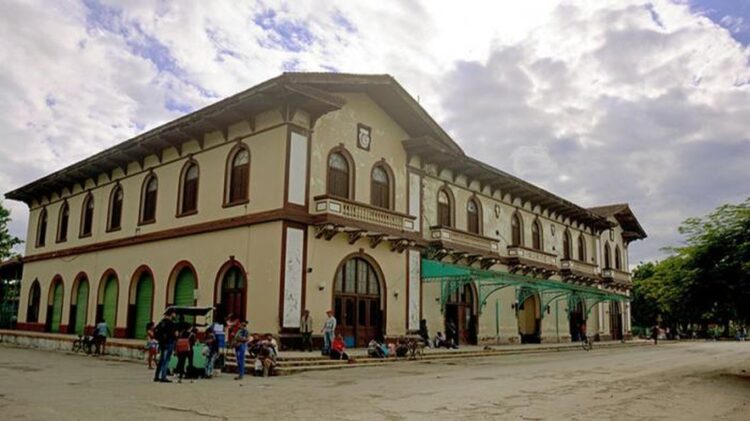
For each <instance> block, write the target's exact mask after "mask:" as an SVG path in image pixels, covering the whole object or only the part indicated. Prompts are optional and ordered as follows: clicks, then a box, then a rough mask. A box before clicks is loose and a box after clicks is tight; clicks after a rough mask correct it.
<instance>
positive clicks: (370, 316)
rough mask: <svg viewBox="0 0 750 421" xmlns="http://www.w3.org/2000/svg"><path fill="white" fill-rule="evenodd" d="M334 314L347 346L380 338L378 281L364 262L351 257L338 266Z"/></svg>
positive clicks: (380, 314) (339, 331)
mask: <svg viewBox="0 0 750 421" xmlns="http://www.w3.org/2000/svg"><path fill="white" fill-rule="evenodd" d="M334 285H335V288H334V297H333V302H334V314H335V315H336V320H337V321H338V326H339V327H338V332H337V333H340V334H341V335H342V336H343V337H344V341H345V342H346V344H347V346H350V347H365V346H367V344H368V342H370V340H371V339H373V338H380V337H381V336H382V335H383V308H382V304H381V303H382V300H381V292H380V279H378V276H377V274H376V272H375V269H374V268H373V267H372V265H370V263H369V262H367V261H366V260H364V259H362V258H359V257H355V258H352V259H349V260H348V261H347V262H346V263H345V264H343V265H341V267H340V268H339V271H338V272H337V273H336V279H335V281H334Z"/></svg>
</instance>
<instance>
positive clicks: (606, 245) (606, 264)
mask: <svg viewBox="0 0 750 421" xmlns="http://www.w3.org/2000/svg"><path fill="white" fill-rule="evenodd" d="M610 254H611V252H610V249H609V243H608V242H606V243H604V268H605V269H609V268H611V267H612V262H611V260H610V259H611V257H610Z"/></svg>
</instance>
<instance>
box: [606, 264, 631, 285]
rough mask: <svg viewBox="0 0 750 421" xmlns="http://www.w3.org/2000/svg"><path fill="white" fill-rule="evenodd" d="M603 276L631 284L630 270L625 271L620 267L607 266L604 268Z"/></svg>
mask: <svg viewBox="0 0 750 421" xmlns="http://www.w3.org/2000/svg"><path fill="white" fill-rule="evenodd" d="M602 278H604V279H608V280H613V281H616V282H618V283H623V284H629V283H630V272H625V271H622V270H619V269H612V268H605V269H602Z"/></svg>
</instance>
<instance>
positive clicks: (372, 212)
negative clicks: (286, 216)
mask: <svg viewBox="0 0 750 421" xmlns="http://www.w3.org/2000/svg"><path fill="white" fill-rule="evenodd" d="M314 200H315V208H314V213H315V214H318V215H323V214H328V215H331V216H336V217H340V218H346V219H349V220H351V221H353V222H355V223H356V222H362V223H365V224H368V225H370V226H377V227H384V228H390V229H392V230H397V231H414V230H415V229H414V228H415V226H416V224H415V221H416V219H417V218H416V217H415V216H411V215H406V214H403V213H399V212H394V211H391V210H388V209H381V208H377V207H374V206H370V205H367V204H365V203H359V202H353V201H351V200H346V199H341V198H338V197H333V196H317V197H315V198H314Z"/></svg>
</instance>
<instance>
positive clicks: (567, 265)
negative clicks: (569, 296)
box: [560, 259, 599, 277]
mask: <svg viewBox="0 0 750 421" xmlns="http://www.w3.org/2000/svg"><path fill="white" fill-rule="evenodd" d="M560 270H561V271H562V272H563V273H564V274H575V275H583V276H591V277H596V276H598V275H599V267H598V266H597V265H595V264H593V263H586V262H582V261H580V260H574V259H562V260H560Z"/></svg>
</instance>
